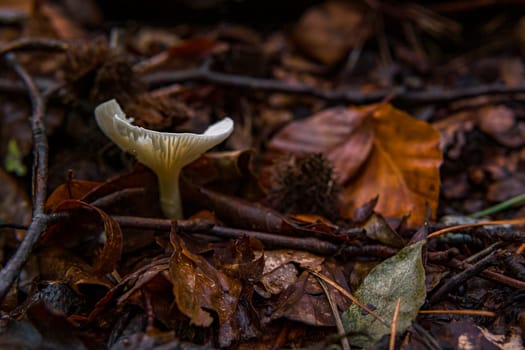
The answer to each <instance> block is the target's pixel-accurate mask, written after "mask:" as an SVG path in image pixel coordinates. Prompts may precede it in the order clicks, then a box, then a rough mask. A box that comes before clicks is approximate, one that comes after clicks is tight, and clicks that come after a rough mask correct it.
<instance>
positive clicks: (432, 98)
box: [143, 66, 525, 104]
mask: <svg viewBox="0 0 525 350" xmlns="http://www.w3.org/2000/svg"><path fill="white" fill-rule="evenodd" d="M143 79H144V81H145V82H147V83H148V84H150V85H152V86H166V85H171V84H179V83H181V82H188V81H199V82H205V83H212V84H218V85H225V86H234V87H240V88H248V89H253V90H265V91H275V92H285V93H292V94H304V95H310V96H315V97H319V98H322V99H325V100H329V101H344V102H349V103H356V104H364V103H372V102H378V101H381V100H383V99H385V98H386V97H388V96H390V95H392V96H393V101H396V102H401V103H410V104H424V103H440V102H451V101H455V100H459V99H462V98H470V97H476V96H480V95H513V94H518V93H525V85H520V86H514V87H509V86H504V85H501V84H488V85H479V86H475V87H468V88H461V89H447V90H445V89H443V90H429V91H406V89H405V88H404V87H401V86H400V87H395V88H392V89H388V90H381V91H375V92H361V91H359V90H357V89H334V90H327V89H321V88H317V87H315V86H312V85H307V84H301V83H289V82H285V81H280V80H275V79H262V78H254V77H249V76H244V75H235V74H226V73H220V72H214V71H211V70H209V69H208V68H207V67H206V66H204V67H201V68H194V69H187V70H179V71H159V72H154V73H149V74H145V75H144V76H143Z"/></svg>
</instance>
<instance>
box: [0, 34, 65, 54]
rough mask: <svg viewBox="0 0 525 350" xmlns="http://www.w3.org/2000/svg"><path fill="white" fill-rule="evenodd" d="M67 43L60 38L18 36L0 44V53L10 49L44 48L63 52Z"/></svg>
mask: <svg viewBox="0 0 525 350" xmlns="http://www.w3.org/2000/svg"><path fill="white" fill-rule="evenodd" d="M68 47H69V45H68V44H66V43H65V42H63V41H61V40H55V39H47V38H20V39H17V40H13V41H10V42H8V43H7V44H4V45H1V46H0V55H5V54H6V53H8V52H12V51H30V50H45V51H59V52H63V51H66V50H67V49H68Z"/></svg>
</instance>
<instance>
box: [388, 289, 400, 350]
mask: <svg viewBox="0 0 525 350" xmlns="http://www.w3.org/2000/svg"><path fill="white" fill-rule="evenodd" d="M400 308H401V298H397V302H396V307H395V308H394V315H393V316H392V327H390V341H389V342H388V350H395V349H396V335H397V320H398V319H399V309H400Z"/></svg>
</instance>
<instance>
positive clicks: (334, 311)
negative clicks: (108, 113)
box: [316, 276, 350, 350]
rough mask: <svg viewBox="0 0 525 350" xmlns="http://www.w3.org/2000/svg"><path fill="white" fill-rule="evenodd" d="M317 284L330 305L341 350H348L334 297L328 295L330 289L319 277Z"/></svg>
mask: <svg viewBox="0 0 525 350" xmlns="http://www.w3.org/2000/svg"><path fill="white" fill-rule="evenodd" d="M316 279H317V283H319V285H320V286H321V288H323V291H324V294H325V295H326V299H328V304H329V305H330V309H332V314H333V315H334V320H335V325H336V327H337V333H338V334H339V336H341V347H342V348H343V350H350V343H349V342H348V338H347V337H346V336H345V333H346V331H345V327H344V325H343V321H342V320H341V316H340V315H339V310H338V309H337V304H336V302H335V300H334V296H333V295H332V293H330V289H328V286H327V285H326V282H325V281H323V280H322V279H321V278H320V277H317V276H316Z"/></svg>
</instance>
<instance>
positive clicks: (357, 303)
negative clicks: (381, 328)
mask: <svg viewBox="0 0 525 350" xmlns="http://www.w3.org/2000/svg"><path fill="white" fill-rule="evenodd" d="M306 270H307V271H308V272H309V273H311V274H312V275H314V276H315V277H318V278H320V279H322V280H323V281H325V282H326V283H328V284H329V285H330V286H332V287H333V288H335V289H336V290H338V291H339V293H341V294H342V295H344V296H345V297H347V298H348V299H350V300H351V301H352V302H353V303H354V304H356V305H357V306H359V307H360V308H361V309H362V310H363V311H366V312H368V313H369V314H370V315H371V316H372V317H374V318H375V319H376V320H378V321H379V322H381V323H382V324H383V325H385V326H386V327H388V328H390V326H391V325H390V324H389V323H388V322H386V321H385V319H384V318H383V317H381V316H380V315H379V314H377V313H376V312H375V311H373V310H371V309H370V308H369V307H368V306H367V305H364V304H363V303H361V302H360V301H359V300H357V298H356V297H354V296H353V295H352V294H350V293H349V292H348V291H347V290H346V289H344V288H343V287H341V286H340V285H339V284H337V283H336V282H334V281H332V280H331V279H330V278H328V277H326V276H325V275H323V274H322V273H319V272H317V271H314V270H312V269H306Z"/></svg>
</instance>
